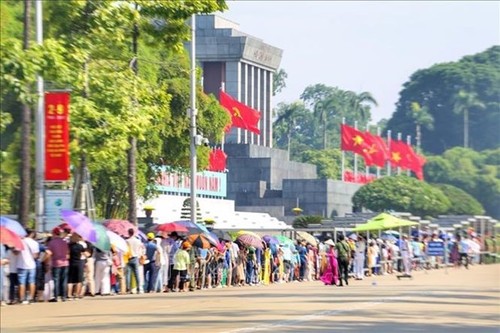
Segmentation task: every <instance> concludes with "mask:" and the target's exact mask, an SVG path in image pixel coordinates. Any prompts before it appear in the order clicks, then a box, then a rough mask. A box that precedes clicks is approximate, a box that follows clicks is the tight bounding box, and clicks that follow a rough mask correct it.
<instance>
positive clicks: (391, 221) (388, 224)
mask: <svg viewBox="0 0 500 333" xmlns="http://www.w3.org/2000/svg"><path fill="white" fill-rule="evenodd" d="M412 225H418V223H417V222H412V221H408V220H403V219H400V218H399V217H396V216H393V215H391V214H387V213H381V214H379V215H377V216H376V217H374V218H373V219H371V220H368V221H367V222H366V223H365V224H361V225H358V226H356V227H355V228H354V231H372V230H384V229H392V228H399V227H408V226H412Z"/></svg>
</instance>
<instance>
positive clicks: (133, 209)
mask: <svg viewBox="0 0 500 333" xmlns="http://www.w3.org/2000/svg"><path fill="white" fill-rule="evenodd" d="M135 10H138V5H137V3H136V4H135ZM138 38H139V27H138V26H137V23H134V31H133V34H132V52H133V54H134V59H133V60H132V63H131V65H132V70H133V71H134V74H135V75H136V76H137V74H138V72H139V67H138V63H137V62H138V60H137V49H138V45H137V40H138ZM136 90H137V89H136V87H134V96H133V98H134V101H133V105H134V108H136V109H137V91H136ZM129 144H130V148H129V150H128V153H127V157H128V201H129V202H128V220H129V221H130V222H132V223H133V224H137V203H136V200H137V166H136V158H137V156H136V155H137V139H136V138H135V137H130V138H129Z"/></svg>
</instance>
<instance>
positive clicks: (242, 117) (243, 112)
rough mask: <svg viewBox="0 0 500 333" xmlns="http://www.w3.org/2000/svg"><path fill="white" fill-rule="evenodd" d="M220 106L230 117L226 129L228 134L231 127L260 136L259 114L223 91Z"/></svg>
mask: <svg viewBox="0 0 500 333" xmlns="http://www.w3.org/2000/svg"><path fill="white" fill-rule="evenodd" d="M219 99H220V104H221V105H222V106H223V107H224V108H225V109H226V111H227V112H228V113H229V115H230V116H231V125H230V126H228V127H227V128H226V132H228V131H229V130H230V129H231V127H239V128H243V129H246V130H249V131H250V132H253V133H255V134H260V129H259V127H258V126H259V120H260V112H259V111H257V110H254V109H252V108H251V107H249V106H246V105H245V104H243V103H241V102H239V101H237V100H236V99H234V98H233V97H231V96H230V95H228V94H226V93H225V92H224V91H221V92H220V96H219Z"/></svg>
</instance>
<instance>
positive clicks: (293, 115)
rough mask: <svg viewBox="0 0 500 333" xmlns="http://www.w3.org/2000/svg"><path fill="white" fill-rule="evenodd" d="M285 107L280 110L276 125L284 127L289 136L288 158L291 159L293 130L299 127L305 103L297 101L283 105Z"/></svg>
mask: <svg viewBox="0 0 500 333" xmlns="http://www.w3.org/2000/svg"><path fill="white" fill-rule="evenodd" d="M282 106H283V107H284V109H282V110H281V111H280V112H279V115H278V118H276V120H275V122H274V126H276V127H284V129H285V132H286V136H287V150H288V159H290V147H291V145H290V142H291V138H292V132H293V131H294V130H295V129H296V128H297V120H298V118H299V116H300V114H301V112H302V111H303V109H304V105H303V104H302V103H300V102H295V103H292V104H289V105H282Z"/></svg>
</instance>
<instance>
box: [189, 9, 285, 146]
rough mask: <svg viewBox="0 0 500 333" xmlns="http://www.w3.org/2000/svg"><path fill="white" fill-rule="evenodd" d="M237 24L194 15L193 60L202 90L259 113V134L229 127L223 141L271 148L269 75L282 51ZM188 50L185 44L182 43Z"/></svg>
mask: <svg viewBox="0 0 500 333" xmlns="http://www.w3.org/2000/svg"><path fill="white" fill-rule="evenodd" d="M238 29H239V25H238V24H236V23H234V22H231V21H228V20H226V19H224V18H222V17H219V16H217V15H198V16H197V17H196V59H197V61H198V64H199V66H200V67H201V68H203V90H204V91H205V93H208V94H210V93H212V94H214V95H215V96H218V95H219V91H220V89H221V88H223V89H224V91H225V92H227V93H228V94H229V95H231V96H232V97H233V98H235V99H237V100H239V101H240V102H242V103H244V104H246V105H248V106H250V107H252V108H253V109H255V110H258V111H260V112H261V118H260V122H259V129H260V133H261V134H260V135H257V134H254V133H252V132H249V131H247V130H243V129H239V128H232V129H231V131H230V132H229V133H228V134H226V138H225V142H226V143H250V144H255V145H261V146H266V147H272V144H273V139H272V135H273V132H272V121H273V119H272V110H271V97H272V91H273V74H274V72H275V71H276V69H277V68H278V67H279V65H280V62H281V56H282V53H283V51H282V50H280V49H278V48H276V47H274V46H271V45H269V44H266V43H264V42H263V41H262V40H261V39H259V38H256V37H253V36H250V35H248V34H245V33H243V32H241V31H239V30H238ZM186 47H187V49H188V50H189V49H190V45H189V43H188V44H186Z"/></svg>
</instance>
